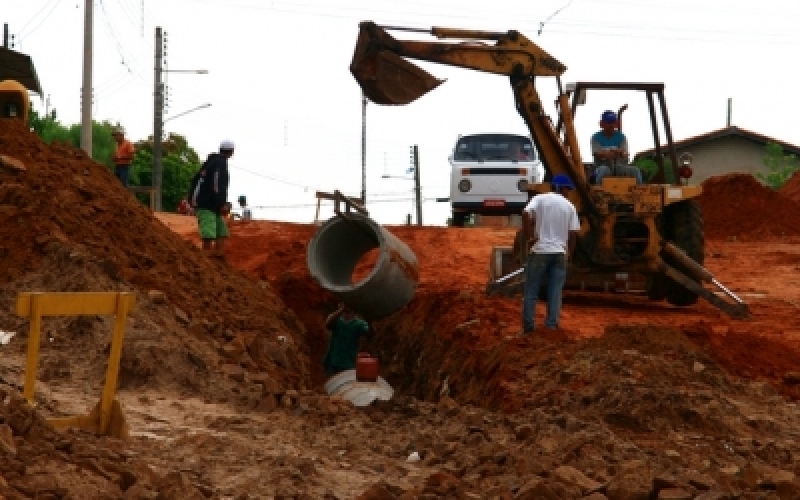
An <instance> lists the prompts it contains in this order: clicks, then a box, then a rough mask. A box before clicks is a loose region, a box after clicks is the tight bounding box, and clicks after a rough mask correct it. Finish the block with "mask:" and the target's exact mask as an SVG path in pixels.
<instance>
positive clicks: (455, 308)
mask: <svg viewBox="0 0 800 500" xmlns="http://www.w3.org/2000/svg"><path fill="white" fill-rule="evenodd" d="M375 260H376V258H375V253H374V252H369V251H368V252H366V253H365V254H364V255H362V257H361V258H360V259H359V261H358V264H357V265H356V266H355V269H354V280H356V279H358V277H363V276H365V275H367V274H368V272H369V267H370V266H371V265H373V264H374V262H375ZM275 288H276V292H277V293H278V295H279V296H280V297H281V298H282V300H283V301H284V303H285V304H286V306H287V307H288V308H290V309H292V311H293V312H294V313H295V315H296V316H297V317H298V319H299V320H300V321H301V322H302V323H303V326H304V328H305V330H306V340H307V352H308V353H309V361H310V367H311V369H310V378H311V385H312V387H315V388H321V387H323V386H324V384H325V382H326V380H327V377H326V376H325V373H324V371H323V369H322V359H323V357H324V355H325V352H326V350H327V345H328V333H327V331H326V329H325V326H324V323H325V318H326V317H327V316H328V315H329V314H330V313H331V312H332V311H333V310H334V309H335V308H336V306H337V304H338V302H339V300H338V297H337V296H336V295H334V294H333V293H331V292H329V291H326V290H321V289H320V288H319V286H318V285H317V284H316V283H315V282H314V280H313V279H312V277H311V276H310V275H309V274H308V273H302V274H301V273H297V274H294V275H292V276H290V277H288V278H285V279H283V280H281V281H280V282H278V283H276V284H275ZM309 290H317V292H315V293H314V294H313V295H310V294H309V293H308V291H309ZM484 300H492V299H489V298H485V297H481V296H479V294H477V293H463V292H459V291H455V292H451V291H447V292H442V291H437V292H430V291H426V290H419V291H417V293H416V294H415V296H414V298H413V299H412V300H411V301H410V302H409V303H408V304H407V305H406V306H405V307H403V308H402V309H401V310H400V311H397V312H396V313H394V314H392V315H390V316H388V317H386V318H383V319H379V320H376V321H374V322H373V327H374V329H375V333H376V334H375V336H374V337H373V339H372V340H371V341H370V342H365V343H364V344H362V346H363V348H364V350H367V351H369V352H371V353H372V354H373V355H374V356H375V357H376V358H377V359H378V362H379V364H380V374H381V376H382V377H383V378H384V379H385V380H386V381H388V382H389V384H390V385H392V387H393V388H394V390H395V397H398V396H412V397H415V398H417V399H420V400H424V401H429V402H438V401H439V400H440V399H442V398H443V397H445V396H447V397H449V398H452V399H454V400H456V401H458V402H459V403H461V404H472V405H475V406H480V407H485V408H490V409H502V410H506V411H514V410H516V409H518V408H519V407H520V406H521V404H522V403H523V402H522V401H517V400H516V399H515V397H514V394H513V388H512V387H511V386H509V385H508V384H507V382H506V381H508V380H514V379H518V378H519V377H521V376H523V374H520V373H517V372H516V371H515V369H514V368H511V366H515V365H516V363H505V362H504V361H505V360H506V359H507V357H508V355H509V352H513V351H514V349H511V350H509V348H508V341H501V340H500V339H496V338H493V339H486V338H484V337H483V336H482V335H478V334H477V333H476V332H474V331H473V330H472V329H471V328H469V327H467V328H463V329H459V328H458V326H459V325H461V324H463V323H465V322H464V321H461V319H462V318H461V317H460V314H461V311H469V310H470V309H473V308H474V307H475V306H476V301H479V302H480V301H484ZM515 307H516V304H515ZM448 313H452V314H448ZM471 321H472V322H475V321H476V320H474V319H473V320H471ZM477 321H483V322H484V323H483V327H484V328H483V329H484V330H486V327H489V328H491V326H490V325H489V324H487V319H486V318H484V319H482V320H477ZM488 321H489V322H491V321H492V318H488ZM466 323H467V324H470V320H469V319H467V321H466ZM498 335H499V334H498ZM479 339H480V340H479Z"/></svg>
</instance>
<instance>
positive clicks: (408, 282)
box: [307, 214, 419, 320]
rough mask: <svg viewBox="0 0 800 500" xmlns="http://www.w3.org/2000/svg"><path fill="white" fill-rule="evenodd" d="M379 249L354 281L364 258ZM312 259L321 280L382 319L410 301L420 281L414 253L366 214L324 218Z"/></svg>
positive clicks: (310, 247)
mask: <svg viewBox="0 0 800 500" xmlns="http://www.w3.org/2000/svg"><path fill="white" fill-rule="evenodd" d="M375 248H379V249H380V250H379V254H378V258H377V259H376V261H375V265H374V267H373V268H372V270H371V271H370V272H369V274H367V276H366V277H364V278H363V279H361V280H360V281H359V282H358V283H353V279H352V278H353V271H355V269H356V265H357V264H358V262H359V260H361V259H362V257H364V256H365V255H366V254H367V253H368V252H369V251H370V250H373V249H375ZM307 258H308V270H309V271H310V272H311V276H312V277H313V278H314V279H315V280H316V281H317V283H319V285H320V286H321V287H322V288H325V289H326V290H329V291H331V292H333V293H334V294H336V295H337V296H338V297H339V299H340V300H341V301H342V302H344V303H345V304H346V305H347V306H348V307H350V308H351V309H353V310H354V311H356V312H357V313H358V314H359V315H361V316H362V317H364V319H367V320H374V319H379V318H383V317H385V316H388V315H390V314H392V313H394V312H395V311H397V310H399V309H401V308H402V307H403V306H405V305H406V304H408V302H409V301H410V300H411V298H412V297H413V296H414V291H415V289H416V287H417V283H418V282H419V270H418V267H417V258H416V256H415V255H414V252H412V251H411V249H410V248H408V246H406V244H405V243H403V242H402V241H400V240H399V239H398V238H397V237H395V236H394V235H393V234H391V233H390V232H389V231H387V230H386V229H385V228H383V227H382V226H380V225H378V224H377V223H376V222H375V221H373V220H372V219H370V218H369V217H366V216H363V215H356V214H353V215H349V216H348V218H346V219H345V218H343V217H334V218H332V219H330V220H328V221H327V222H325V223H324V224H323V225H322V226H321V227H320V228H319V230H318V231H317V233H316V234H315V235H314V237H313V238H311V241H310V242H309V244H308V255H307Z"/></svg>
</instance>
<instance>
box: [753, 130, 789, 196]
mask: <svg viewBox="0 0 800 500" xmlns="http://www.w3.org/2000/svg"><path fill="white" fill-rule="evenodd" d="M765 150H766V154H765V155H764V158H763V159H762V162H763V163H764V165H765V166H766V167H767V169H768V170H769V172H767V173H766V174H763V173H761V172H759V173H757V174H756V176H757V177H758V178H759V179H760V180H761V181H763V182H764V183H765V184H766V185H767V186H769V187H771V188H772V189H780V188H781V186H783V185H784V184H786V181H788V180H789V179H790V178H791V177H792V175H794V173H795V172H797V171H798V170H800V164H798V161H797V157H796V156H795V155H793V154H784V152H783V148H782V147H781V145H780V144H777V143H774V142H767V145H766V147H765Z"/></svg>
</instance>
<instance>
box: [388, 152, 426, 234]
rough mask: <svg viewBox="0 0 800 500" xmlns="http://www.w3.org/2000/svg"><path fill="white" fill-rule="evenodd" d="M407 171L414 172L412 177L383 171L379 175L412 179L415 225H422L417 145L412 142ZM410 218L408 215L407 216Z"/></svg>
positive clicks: (389, 177)
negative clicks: (415, 212) (414, 200)
mask: <svg viewBox="0 0 800 500" xmlns="http://www.w3.org/2000/svg"><path fill="white" fill-rule="evenodd" d="M406 172H407V173H412V172H413V173H414V177H400V176H392V175H389V174H386V173H384V174H383V175H381V177H382V178H384V179H406V180H412V181H414V192H415V195H416V196H415V199H416V203H415V204H416V206H417V225H418V226H421V225H422V189H420V186H419V147H418V146H417V145H416V144H414V145H413V146H411V167H410V168H409V169H408V170H407V171H406ZM409 218H410V216H409Z"/></svg>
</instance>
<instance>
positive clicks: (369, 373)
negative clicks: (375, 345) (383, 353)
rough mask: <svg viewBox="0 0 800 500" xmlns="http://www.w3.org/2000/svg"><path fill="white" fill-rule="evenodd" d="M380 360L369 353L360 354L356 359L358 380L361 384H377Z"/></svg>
mask: <svg viewBox="0 0 800 500" xmlns="http://www.w3.org/2000/svg"><path fill="white" fill-rule="evenodd" d="M378 371H379V370H378V360H377V359H375V358H373V357H372V356H371V355H370V354H369V353H368V352H360V353H358V357H357V358H356V380H358V381H359V382H375V381H376V380H378Z"/></svg>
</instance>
